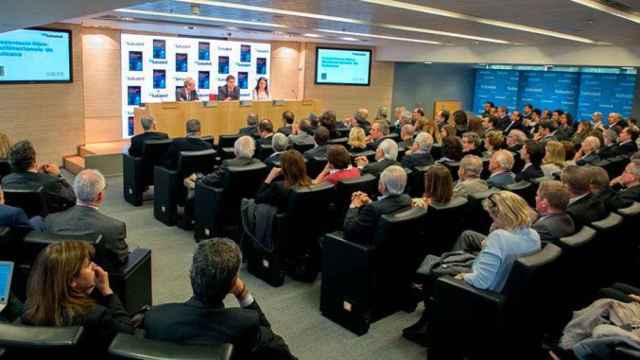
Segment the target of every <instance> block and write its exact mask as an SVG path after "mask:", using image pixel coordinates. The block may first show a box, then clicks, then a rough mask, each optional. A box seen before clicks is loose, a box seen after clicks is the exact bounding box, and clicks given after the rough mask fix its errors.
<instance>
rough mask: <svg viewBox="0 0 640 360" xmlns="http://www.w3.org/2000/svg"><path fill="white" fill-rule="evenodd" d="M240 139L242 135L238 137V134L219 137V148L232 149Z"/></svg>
mask: <svg viewBox="0 0 640 360" xmlns="http://www.w3.org/2000/svg"><path fill="white" fill-rule="evenodd" d="M239 137H240V135H238V134H234V135H220V136H219V137H218V147H219V148H220V149H222V148H232V147H233V145H235V143H236V140H238V138H239Z"/></svg>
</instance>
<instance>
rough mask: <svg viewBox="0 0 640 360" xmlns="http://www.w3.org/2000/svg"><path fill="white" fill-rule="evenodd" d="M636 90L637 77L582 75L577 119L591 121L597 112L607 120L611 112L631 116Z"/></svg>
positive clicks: (625, 75) (624, 75)
mask: <svg viewBox="0 0 640 360" xmlns="http://www.w3.org/2000/svg"><path fill="white" fill-rule="evenodd" d="M635 90H636V75H628V74H597V73H582V74H580V99H579V101H578V116H577V118H578V119H590V118H591V114H593V113H594V112H595V111H599V112H601V113H603V114H604V117H605V119H606V117H607V114H608V113H610V112H619V113H620V114H621V115H622V116H624V117H627V116H631V108H632V107H633V96H634V94H635Z"/></svg>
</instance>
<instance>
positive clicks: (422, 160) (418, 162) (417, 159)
mask: <svg viewBox="0 0 640 360" xmlns="http://www.w3.org/2000/svg"><path fill="white" fill-rule="evenodd" d="M431 146H433V137H432V136H431V135H429V134H428V133H426V132H421V133H419V134H418V136H416V138H415V140H414V141H413V145H412V146H411V153H410V154H408V155H405V156H404V157H403V158H402V167H404V168H406V169H414V168H415V167H416V166H427V165H431V164H433V156H431Z"/></svg>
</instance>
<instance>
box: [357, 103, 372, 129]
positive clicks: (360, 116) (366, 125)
mask: <svg viewBox="0 0 640 360" xmlns="http://www.w3.org/2000/svg"><path fill="white" fill-rule="evenodd" d="M368 117H369V110H367V109H365V108H362V109H358V111H356V113H355V115H353V121H355V122H356V124H355V126H359V127H361V128H362V129H363V130H364V132H365V134H366V133H368V132H369V130H370V129H371V123H370V122H369V120H368Z"/></svg>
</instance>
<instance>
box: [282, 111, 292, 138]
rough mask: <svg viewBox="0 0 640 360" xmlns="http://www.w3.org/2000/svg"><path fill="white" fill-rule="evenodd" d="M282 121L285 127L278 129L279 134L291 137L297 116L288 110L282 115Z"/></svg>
mask: <svg viewBox="0 0 640 360" xmlns="http://www.w3.org/2000/svg"><path fill="white" fill-rule="evenodd" d="M282 121H283V122H284V126H283V127H281V128H280V129H278V132H279V133H283V134H285V135H286V136H289V135H291V128H292V126H293V122H294V121H295V115H293V113H292V112H291V111H289V110H287V111H285V112H283V113H282Z"/></svg>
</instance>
